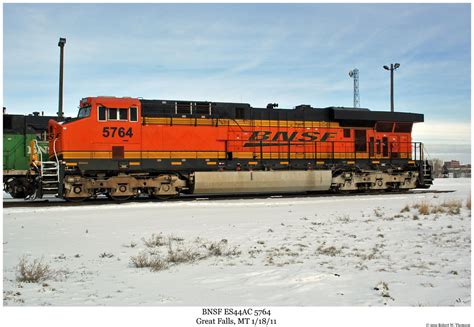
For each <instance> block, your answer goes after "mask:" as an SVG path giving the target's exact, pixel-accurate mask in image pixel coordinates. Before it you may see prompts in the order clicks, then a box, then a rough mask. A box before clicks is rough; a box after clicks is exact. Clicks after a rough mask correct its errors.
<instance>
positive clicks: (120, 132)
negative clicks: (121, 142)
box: [102, 127, 133, 137]
mask: <svg viewBox="0 0 474 327" xmlns="http://www.w3.org/2000/svg"><path fill="white" fill-rule="evenodd" d="M102 136H103V137H115V136H118V137H126V136H128V137H132V136H133V131H132V128H131V127H130V128H129V129H127V130H125V128H124V127H120V128H118V127H104V129H103V130H102Z"/></svg>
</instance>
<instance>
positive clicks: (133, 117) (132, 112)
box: [130, 107, 138, 121]
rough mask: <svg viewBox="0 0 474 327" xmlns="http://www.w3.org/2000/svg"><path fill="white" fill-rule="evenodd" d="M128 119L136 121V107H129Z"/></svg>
mask: <svg viewBox="0 0 474 327" xmlns="http://www.w3.org/2000/svg"><path fill="white" fill-rule="evenodd" d="M130 121H138V112H137V108H133V107H132V108H130Z"/></svg>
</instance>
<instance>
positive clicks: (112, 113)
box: [108, 108, 117, 120]
mask: <svg viewBox="0 0 474 327" xmlns="http://www.w3.org/2000/svg"><path fill="white" fill-rule="evenodd" d="M108 118H109V120H117V109H116V108H109V117H108Z"/></svg>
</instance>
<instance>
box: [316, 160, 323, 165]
mask: <svg viewBox="0 0 474 327" xmlns="http://www.w3.org/2000/svg"><path fill="white" fill-rule="evenodd" d="M316 164H317V165H324V161H316Z"/></svg>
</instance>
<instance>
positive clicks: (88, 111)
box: [77, 107, 91, 118]
mask: <svg viewBox="0 0 474 327" xmlns="http://www.w3.org/2000/svg"><path fill="white" fill-rule="evenodd" d="M90 114H91V107H83V108H81V109H79V113H78V114H77V118H84V117H89V116H90Z"/></svg>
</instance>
